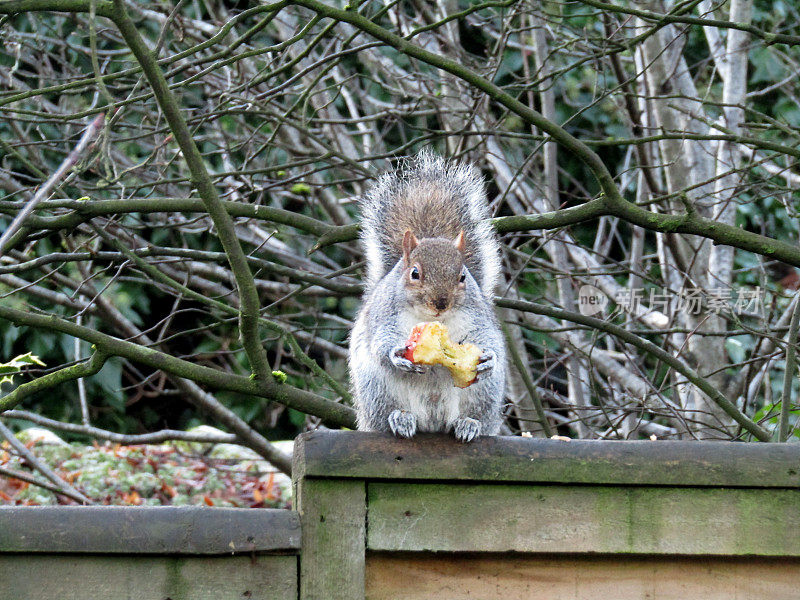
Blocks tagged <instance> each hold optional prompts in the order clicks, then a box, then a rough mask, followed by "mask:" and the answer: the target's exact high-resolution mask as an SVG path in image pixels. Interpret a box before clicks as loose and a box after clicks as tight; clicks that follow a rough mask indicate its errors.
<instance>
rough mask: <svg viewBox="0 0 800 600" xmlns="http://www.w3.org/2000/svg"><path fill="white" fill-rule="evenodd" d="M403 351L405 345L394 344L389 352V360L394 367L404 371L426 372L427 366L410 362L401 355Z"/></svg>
mask: <svg viewBox="0 0 800 600" xmlns="http://www.w3.org/2000/svg"><path fill="white" fill-rule="evenodd" d="M405 353H406V347H405V346H395V347H394V348H392V349H391V351H390V352H389V360H390V361H392V364H393V365H394V366H395V367H397V368H398V369H400V370H401V371H405V372H406V373H427V371H428V367H426V366H425V365H418V364H416V363H413V362H411V361H410V360H408V359H407V358H405V357H404V356H403V355H404V354H405Z"/></svg>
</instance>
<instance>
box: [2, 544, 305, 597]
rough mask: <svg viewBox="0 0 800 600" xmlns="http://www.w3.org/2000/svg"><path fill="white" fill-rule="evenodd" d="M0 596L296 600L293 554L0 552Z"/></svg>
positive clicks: (295, 571) (295, 562)
mask: <svg viewBox="0 0 800 600" xmlns="http://www.w3.org/2000/svg"><path fill="white" fill-rule="evenodd" d="M0 581H2V585H0V600H42V599H43V598H51V599H55V598H57V599H58V600H87V598H88V599H91V600H143V599H147V600H164V599H165V598H169V599H170V600H248V599H249V600H295V599H296V598H297V556H256V557H252V558H251V557H245V556H232V557H192V558H178V557H154V556H120V555H114V556H80V557H76V556H72V555H68V554H50V555H47V554H33V555H32V554H27V555H26V554H4V555H0Z"/></svg>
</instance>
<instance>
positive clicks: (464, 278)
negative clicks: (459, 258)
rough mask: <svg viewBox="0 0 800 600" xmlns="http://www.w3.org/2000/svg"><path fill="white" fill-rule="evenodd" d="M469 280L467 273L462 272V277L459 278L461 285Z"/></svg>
mask: <svg viewBox="0 0 800 600" xmlns="http://www.w3.org/2000/svg"><path fill="white" fill-rule="evenodd" d="M466 280H467V272H466V271H461V277H459V278H458V282H459V283H464V282H465V281H466Z"/></svg>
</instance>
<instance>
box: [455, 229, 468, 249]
mask: <svg viewBox="0 0 800 600" xmlns="http://www.w3.org/2000/svg"><path fill="white" fill-rule="evenodd" d="M453 245H454V246H455V247H456V248H458V251H459V252H461V254H464V250H466V248H467V240H466V239H465V238H464V230H463V229H462V230H461V231H459V232H458V235H457V236H456V239H454V240H453Z"/></svg>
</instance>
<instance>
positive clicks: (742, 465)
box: [294, 431, 800, 488]
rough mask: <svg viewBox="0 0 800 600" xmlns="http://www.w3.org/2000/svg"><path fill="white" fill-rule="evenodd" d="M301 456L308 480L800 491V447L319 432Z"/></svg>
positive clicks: (309, 437) (301, 471) (302, 442)
mask: <svg viewBox="0 0 800 600" xmlns="http://www.w3.org/2000/svg"><path fill="white" fill-rule="evenodd" d="M294 457H295V458H294V460H295V464H294V468H295V471H296V473H297V476H300V477H302V476H309V477H312V476H313V477H349V478H356V479H358V478H367V479H418V480H430V479H437V480H472V481H492V482H496V481H507V482H528V483H592V484H626V485H678V486H704V487H717V486H728V487H791V488H800V444H763V443H747V444H745V443H734V442H678V441H676V442H673V441H656V442H651V441H589V440H573V441H570V442H563V441H555V440H542V439H532V438H522V437H485V438H479V439H478V440H476V441H475V442H472V443H470V444H460V443H458V442H456V441H455V440H454V439H453V437H452V436H445V435H433V434H427V435H426V434H422V435H418V436H417V437H415V438H414V439H413V440H404V439H396V438H394V437H393V436H391V435H389V434H381V433H366V432H358V431H315V432H311V433H306V434H303V435H301V436H300V437H299V438H298V439H297V441H296V442H295V452H294Z"/></svg>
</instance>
